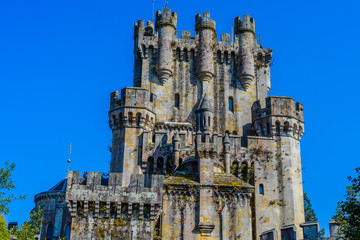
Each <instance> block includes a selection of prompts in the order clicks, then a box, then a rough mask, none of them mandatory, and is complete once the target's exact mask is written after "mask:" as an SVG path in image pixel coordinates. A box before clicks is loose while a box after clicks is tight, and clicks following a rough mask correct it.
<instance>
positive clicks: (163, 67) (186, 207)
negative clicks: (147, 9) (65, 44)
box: [66, 9, 304, 240]
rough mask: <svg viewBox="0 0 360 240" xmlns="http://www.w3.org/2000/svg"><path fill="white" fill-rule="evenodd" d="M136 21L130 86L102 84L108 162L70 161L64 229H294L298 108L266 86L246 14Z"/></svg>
mask: <svg viewBox="0 0 360 240" xmlns="http://www.w3.org/2000/svg"><path fill="white" fill-rule="evenodd" d="M177 21H178V19H177V14H176V13H175V12H171V10H170V9H164V11H163V12H161V11H158V12H157V14H156V21H155V23H152V22H151V21H148V22H147V24H146V25H145V23H144V20H140V21H138V22H137V23H135V29H134V41H135V48H134V53H135V58H134V79H133V80H134V87H126V88H124V89H122V90H121V96H119V92H118V91H115V92H113V93H111V97H110V111H109V125H110V128H111V130H112V133H113V141H112V147H111V164H110V173H109V175H108V176H105V175H103V174H101V173H94V172H88V173H86V174H80V173H79V172H69V173H68V178H67V190H66V201H67V206H68V208H69V210H70V213H71V219H72V228H71V239H164V240H165V239H186V240H187V239H208V240H210V239H222V240H225V239H247V240H250V239H302V238H303V236H302V230H301V229H300V224H301V223H303V222H304V206H303V190H302V176H301V158H300V139H301V136H302V135H303V133H304V120H303V107H302V105H301V104H300V103H296V104H295V102H294V100H293V99H291V98H289V97H277V96H272V97H268V92H269V91H270V65H271V64H270V62H271V58H272V50H271V49H264V48H263V47H262V46H261V45H260V44H258V43H257V40H256V35H255V20H254V19H253V18H250V17H249V16H243V17H242V18H240V17H237V18H235V21H234V30H235V36H234V40H233V41H232V39H230V34H221V37H220V39H221V40H220V41H217V33H216V23H215V21H214V20H213V19H211V18H210V14H209V13H203V15H200V14H197V15H196V17H195V35H194V37H192V36H191V33H190V32H189V31H182V32H181V38H180V39H178V38H177Z"/></svg>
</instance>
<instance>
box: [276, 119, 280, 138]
mask: <svg viewBox="0 0 360 240" xmlns="http://www.w3.org/2000/svg"><path fill="white" fill-rule="evenodd" d="M275 129H276V135H277V136H280V122H279V121H276V123H275Z"/></svg>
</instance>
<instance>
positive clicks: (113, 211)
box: [110, 202, 117, 218]
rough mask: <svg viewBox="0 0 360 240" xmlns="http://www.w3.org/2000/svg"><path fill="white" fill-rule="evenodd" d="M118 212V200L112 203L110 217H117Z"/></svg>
mask: <svg viewBox="0 0 360 240" xmlns="http://www.w3.org/2000/svg"><path fill="white" fill-rule="evenodd" d="M116 212H117V203H116V202H112V203H110V217H111V218H116Z"/></svg>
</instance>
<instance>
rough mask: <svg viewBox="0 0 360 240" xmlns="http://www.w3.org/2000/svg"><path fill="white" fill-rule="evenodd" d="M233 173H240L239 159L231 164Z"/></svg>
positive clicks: (236, 174)
mask: <svg viewBox="0 0 360 240" xmlns="http://www.w3.org/2000/svg"><path fill="white" fill-rule="evenodd" d="M231 173H232V174H233V175H235V176H238V175H239V164H238V162H237V161H234V162H233V164H232V166H231Z"/></svg>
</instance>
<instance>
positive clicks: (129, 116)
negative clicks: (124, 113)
mask: <svg viewBox="0 0 360 240" xmlns="http://www.w3.org/2000/svg"><path fill="white" fill-rule="evenodd" d="M128 121H129V125H130V126H131V125H132V124H133V114H132V112H129V114H128Z"/></svg>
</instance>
